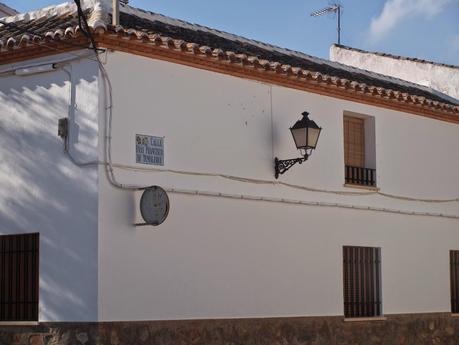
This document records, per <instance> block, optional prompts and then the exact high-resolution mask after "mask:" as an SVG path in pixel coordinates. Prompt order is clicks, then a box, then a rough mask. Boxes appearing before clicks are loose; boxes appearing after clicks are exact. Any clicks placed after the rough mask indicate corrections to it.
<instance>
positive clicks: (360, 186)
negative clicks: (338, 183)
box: [343, 183, 379, 192]
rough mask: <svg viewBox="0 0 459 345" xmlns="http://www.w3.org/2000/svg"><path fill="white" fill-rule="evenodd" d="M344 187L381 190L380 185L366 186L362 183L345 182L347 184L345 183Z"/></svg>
mask: <svg viewBox="0 0 459 345" xmlns="http://www.w3.org/2000/svg"><path fill="white" fill-rule="evenodd" d="M343 187H346V188H358V189H366V190H371V191H374V192H379V188H378V187H371V186H364V185H361V184H352V183H345V184H343Z"/></svg>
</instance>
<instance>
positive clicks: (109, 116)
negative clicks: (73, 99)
mask: <svg viewBox="0 0 459 345" xmlns="http://www.w3.org/2000/svg"><path fill="white" fill-rule="evenodd" d="M75 3H77V7H79V8H80V9H79V10H78V13H79V16H80V15H81V16H82V18H81V19H80V23H83V24H84V25H85V26H86V28H87V30H86V29H84V28H81V29H82V31H83V32H85V33H87V34H88V39H90V41H91V44H92V47H91V48H92V49H93V50H94V51H95V57H96V59H95V60H94V59H91V58H87V59H89V60H92V61H96V62H97V63H98V66H99V71H100V74H101V77H102V80H103V86H104V99H105V101H104V102H105V116H104V119H105V128H104V134H105V135H104V136H105V138H104V139H105V150H104V162H102V163H101V162H95V161H94V162H88V165H89V164H90V165H94V164H103V165H104V166H105V171H106V175H107V178H108V181H109V182H110V184H111V185H112V186H114V187H116V188H118V189H123V190H142V189H145V188H148V186H137V185H129V184H123V183H120V182H118V181H117V179H116V176H115V171H114V169H115V168H118V169H125V170H135V171H143V172H146V171H150V172H169V173H174V174H183V175H190V176H213V177H220V178H225V179H228V180H232V181H238V182H243V183H254V184H270V185H280V186H285V187H289V188H293V189H298V190H305V191H311V192H321V193H329V194H336V195H345V196H368V195H381V196H384V197H388V198H394V199H398V200H405V201H419V202H427V203H449V202H458V201H459V198H452V199H422V198H415V197H408V196H399V195H394V194H389V193H383V192H380V191H368V192H351V191H334V190H326V189H317V188H310V187H307V186H301V185H295V184H289V183H286V182H280V181H271V180H260V179H252V178H244V177H240V176H232V175H226V174H219V173H200V172H190V171H181V170H172V169H155V168H140V167H132V166H126V165H121V164H113V161H112V155H111V141H112V125H113V95H112V84H111V81H110V78H109V75H108V73H107V71H106V69H105V66H104V65H103V63H102V62H101V61H100V58H99V54H98V53H99V50H98V49H97V47H96V46H95V40H94V38H93V37H92V35H91V32H90V28H89V26H88V24H87V21H86V18H85V16H84V13H83V11H82V10H81V7H80V6H79V1H78V0H75ZM80 25H81V24H80ZM86 48H87V47H86ZM55 50H59V49H56V48H55ZM62 52H63V53H68V52H65V51H62ZM69 158H70V159H72V158H73V157H72V156H71V155H69ZM166 190H167V191H168V192H170V193H177V194H188V195H198V196H209V197H222V198H232V199H243V200H252V201H265V202H280V203H288V204H297V205H307V206H323V207H340V208H348V209H359V210H369V211H377V212H388V213H398V214H405V215H419V216H433V217H445V218H452V219H459V216H455V215H447V214H441V213H431V212H414V211H413V212H412V211H403V210H392V209H386V208H378V207H367V206H355V205H346V204H339V203H326V202H309V201H301V200H289V199H283V198H267V197H261V196H253V195H238V194H225V193H218V192H209V191H198V190H183V189H176V188H166Z"/></svg>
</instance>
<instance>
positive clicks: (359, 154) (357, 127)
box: [344, 116, 365, 168]
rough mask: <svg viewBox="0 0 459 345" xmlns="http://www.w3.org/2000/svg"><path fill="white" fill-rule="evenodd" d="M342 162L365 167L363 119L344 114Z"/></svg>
mask: <svg viewBox="0 0 459 345" xmlns="http://www.w3.org/2000/svg"><path fill="white" fill-rule="evenodd" d="M344 162H345V164H346V165H347V166H353V167H360V168H364V167H365V126H364V120H363V119H360V118H357V117H350V116H344Z"/></svg>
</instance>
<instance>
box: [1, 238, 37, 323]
mask: <svg viewBox="0 0 459 345" xmlns="http://www.w3.org/2000/svg"><path fill="white" fill-rule="evenodd" d="M38 247H39V234H21V235H5V236H0V302H1V303H0V321H38V257H39V256H38Z"/></svg>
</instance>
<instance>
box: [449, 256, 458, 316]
mask: <svg viewBox="0 0 459 345" xmlns="http://www.w3.org/2000/svg"><path fill="white" fill-rule="evenodd" d="M449 256H450V267H451V269H450V272H451V312H452V313H459V250H451V251H450V252H449Z"/></svg>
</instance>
